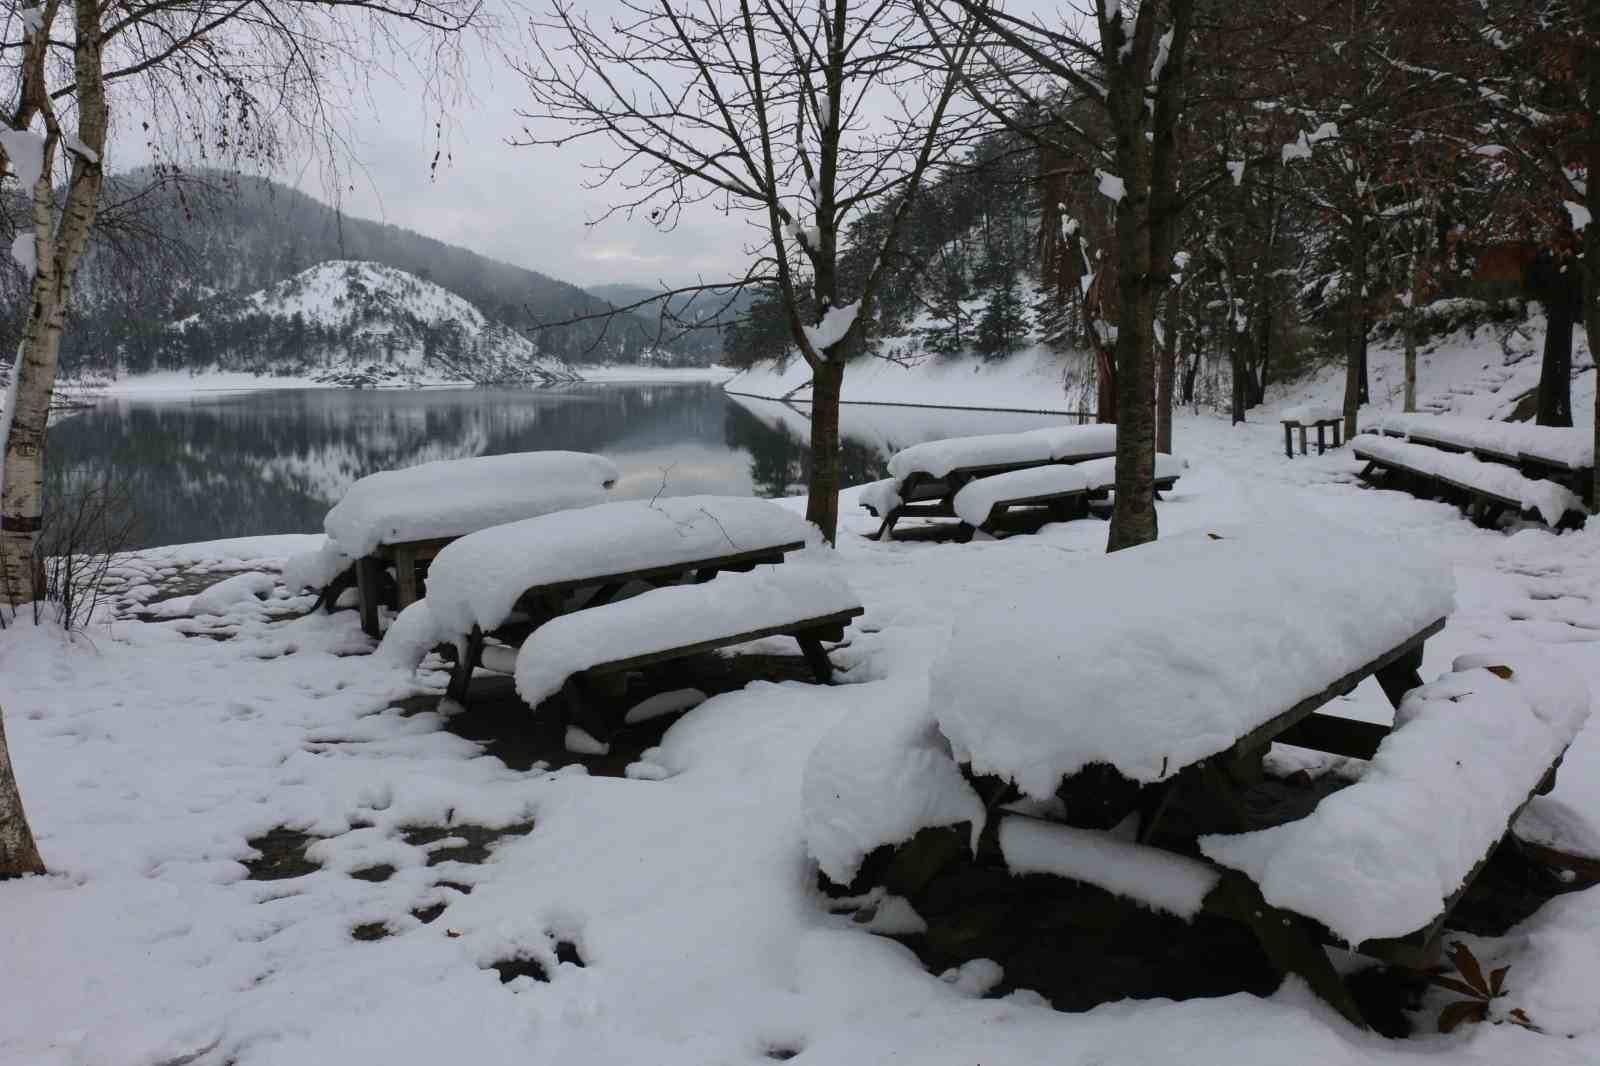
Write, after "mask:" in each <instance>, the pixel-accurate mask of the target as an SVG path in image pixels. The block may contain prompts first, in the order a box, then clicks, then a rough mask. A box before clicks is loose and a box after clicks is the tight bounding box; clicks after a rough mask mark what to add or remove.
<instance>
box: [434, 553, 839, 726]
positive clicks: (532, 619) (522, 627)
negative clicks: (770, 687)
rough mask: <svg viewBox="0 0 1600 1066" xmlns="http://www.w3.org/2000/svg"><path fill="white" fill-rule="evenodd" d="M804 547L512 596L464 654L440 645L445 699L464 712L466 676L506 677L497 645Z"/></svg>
mask: <svg viewBox="0 0 1600 1066" xmlns="http://www.w3.org/2000/svg"><path fill="white" fill-rule="evenodd" d="M804 547H805V542H803V541H790V542H789V543H786V544H778V545H774V546H772V547H769V548H759V549H755V550H753V551H745V552H731V553H722V554H718V555H707V556H703V557H700V558H696V559H690V560H686V561H683V562H674V563H668V564H663V565H660V566H648V567H642V568H639V569H636V570H626V571H620V572H617V573H608V574H598V575H595V576H591V577H582V578H572V579H568V580H565V581H555V582H550V583H548V584H544V585H535V586H533V587H532V588H528V589H525V590H524V591H523V592H522V594H521V595H520V596H518V597H517V601H516V604H515V606H514V607H513V609H512V613H511V615H510V617H509V618H508V619H507V620H506V621H505V622H504V623H503V624H501V625H498V626H495V627H493V628H492V629H490V630H489V631H487V632H485V631H484V630H483V629H482V628H481V627H479V626H477V625H474V626H473V627H472V629H471V630H470V631H469V632H468V633H467V634H466V638H465V640H463V641H462V648H463V649H464V650H463V651H462V652H461V653H459V654H458V653H457V650H456V647H455V646H454V645H451V644H446V645H442V646H441V648H440V651H441V652H442V653H443V654H444V655H445V656H446V657H447V658H449V659H453V660H454V665H453V667H452V669H451V673H450V685H449V687H448V688H447V689H446V692H445V695H446V697H447V698H448V699H450V700H453V701H454V702H455V703H457V704H459V705H460V706H463V707H465V706H466V705H467V699H468V689H469V686H470V684H471V681H472V672H473V670H474V669H475V668H476V667H478V666H485V667H486V668H488V669H491V670H496V671H497V672H499V673H510V672H511V671H510V670H509V669H507V668H506V660H505V659H504V658H503V655H504V652H503V651H496V650H494V649H495V648H496V647H497V646H498V647H499V648H502V649H503V648H506V647H510V648H516V647H520V646H521V645H522V643H523V642H524V641H526V640H527V638H528V637H529V636H530V635H532V634H533V633H534V632H535V631H537V630H538V629H539V627H540V626H542V625H544V624H545V623H547V622H550V621H552V620H554V619H556V618H560V617H562V616H563V615H566V614H570V613H571V612H573V611H581V610H590V609H596V608H600V607H604V606H605V605H607V604H609V603H612V602H613V601H614V600H616V599H617V598H618V597H619V596H625V595H630V594H631V595H639V594H642V593H643V592H645V591H648V590H650V589H659V588H666V587H669V586H673V585H680V584H683V583H686V582H687V583H694V584H700V583H704V582H707V581H710V580H711V579H712V578H714V577H716V576H717V575H718V574H721V573H745V572H748V571H750V570H753V569H755V568H756V567H757V566H761V565H768V564H775V563H781V562H783V558H784V556H785V555H786V554H788V553H789V552H796V551H800V550H801V549H802V548H804ZM748 639H750V640H754V639H756V638H754V637H750V638H748ZM803 647H804V646H803V645H802V648H803ZM684 654H688V653H687V652H685V653H684ZM808 658H809V655H808Z"/></svg>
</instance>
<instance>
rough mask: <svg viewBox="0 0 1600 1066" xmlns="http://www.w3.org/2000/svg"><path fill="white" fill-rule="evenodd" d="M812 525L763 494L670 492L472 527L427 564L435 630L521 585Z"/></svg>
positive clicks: (505, 604)
mask: <svg viewBox="0 0 1600 1066" xmlns="http://www.w3.org/2000/svg"><path fill="white" fill-rule="evenodd" d="M817 539H818V538H817V536H816V527H814V526H812V525H811V524H810V523H809V522H807V521H806V520H805V519H804V518H802V517H800V516H799V515H797V514H794V513H793V512H791V511H787V510H785V509H783V508H782V507H779V506H778V505H777V504H775V503H771V502H769V501H767V500H758V499H754V498H751V497H743V496H678V497H672V498H667V499H659V500H655V501H653V502H652V501H649V500H621V501H617V502H614V503H602V504H598V505H596V506H594V507H585V508H583V509H582V510H576V511H557V512H555V513H553V514H546V515H540V516H539V517H537V518H528V519H524V520H523V521H520V522H510V523H507V524H505V525H500V526H495V527H493V528H491V529H484V530H479V531H478V532H476V533H472V534H469V535H467V536H465V537H462V538H461V539H460V540H457V541H455V542H454V543H452V544H449V545H447V546H446V547H445V548H444V549H443V550H441V551H440V552H439V554H438V556H437V557H436V558H435V559H434V560H433V566H432V568H431V569H430V570H429V571H428V597H427V599H428V604H429V615H430V617H431V619H432V623H433V625H434V626H435V627H436V629H437V631H438V634H439V639H440V640H444V641H449V640H455V639H458V638H460V637H461V636H463V635H465V634H466V633H468V632H470V631H471V629H472V627H473V626H478V627H479V628H480V629H482V630H483V631H484V632H488V631H490V630H492V629H495V628H497V627H499V626H500V625H502V624H503V623H504V622H505V621H506V620H507V619H508V618H509V617H510V616H511V612H512V609H513V607H515V605H516V602H517V599H518V598H519V597H520V596H521V595H522V594H523V593H524V592H526V591H527V590H528V589H531V588H535V587H538V586H541V585H552V584H556V583H558V582H565V581H582V580H585V579H588V578H596V577H605V576H607V575H609V574H625V573H629V572H632V571H636V570H646V569H649V568H651V567H666V566H675V565H678V564H681V563H686V562H694V561H696V560H700V559H713V558H717V557H720V556H729V555H737V554H740V553H743V552H757V551H763V550H772V549H776V548H779V547H782V546H784V545H790V544H803V543H806V542H808V541H815V540H817Z"/></svg>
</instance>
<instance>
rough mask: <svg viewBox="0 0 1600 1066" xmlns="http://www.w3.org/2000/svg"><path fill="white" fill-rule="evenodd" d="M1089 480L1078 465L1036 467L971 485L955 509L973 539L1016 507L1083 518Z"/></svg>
mask: <svg viewBox="0 0 1600 1066" xmlns="http://www.w3.org/2000/svg"><path fill="white" fill-rule="evenodd" d="M1089 488H1090V486H1089V479H1088V478H1086V477H1085V476H1084V475H1083V473H1082V472H1081V471H1080V470H1079V469H1078V468H1077V467H1075V466H1059V465H1050V466H1036V467H1032V468H1030V469H1027V470H1013V471H1012V472H1010V473H1008V474H996V475H995V476H994V477H986V478H980V479H978V480H977V481H972V482H968V483H967V485H966V486H965V487H963V488H962V489H961V491H959V492H957V493H956V494H955V499H954V500H953V501H952V506H953V508H954V510H955V513H956V517H958V518H960V519H961V523H962V526H963V531H964V532H965V533H966V534H967V535H968V536H969V537H970V536H971V533H972V531H974V530H979V529H982V530H985V531H990V530H991V529H992V525H991V523H993V522H996V521H998V520H999V518H1000V516H1001V515H1003V514H1005V512H1006V511H1007V510H1009V509H1010V508H1012V507H1039V506H1044V507H1050V508H1052V512H1053V516H1054V517H1055V518H1056V519H1057V520H1058V521H1061V520H1066V519H1070V518H1076V517H1082V516H1083V514H1085V513H1086V511H1087V504H1088V499H1089Z"/></svg>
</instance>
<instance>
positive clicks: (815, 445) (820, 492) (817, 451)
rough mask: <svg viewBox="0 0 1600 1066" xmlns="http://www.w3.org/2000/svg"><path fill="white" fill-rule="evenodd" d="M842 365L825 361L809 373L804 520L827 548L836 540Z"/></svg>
mask: <svg viewBox="0 0 1600 1066" xmlns="http://www.w3.org/2000/svg"><path fill="white" fill-rule="evenodd" d="M843 388H844V364H843V363H840V362H837V361H835V360H834V359H824V360H823V361H822V362H821V363H819V364H818V365H816V366H814V367H813V368H812V370H811V476H810V478H809V479H808V481H807V491H808V492H809V493H810V495H809V496H808V497H807V499H806V520H807V521H809V522H812V523H814V524H815V525H816V526H817V528H818V529H820V530H822V535H823V537H824V538H826V540H827V541H828V543H829V544H833V543H834V542H835V541H837V540H838V537H839V396H840V393H841V392H842V391H843Z"/></svg>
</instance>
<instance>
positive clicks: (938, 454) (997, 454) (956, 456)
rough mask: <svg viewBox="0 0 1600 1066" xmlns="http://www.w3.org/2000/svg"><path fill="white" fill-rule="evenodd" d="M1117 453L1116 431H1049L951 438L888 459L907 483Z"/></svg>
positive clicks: (1110, 428)
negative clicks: (975, 469)
mask: <svg viewBox="0 0 1600 1066" xmlns="http://www.w3.org/2000/svg"><path fill="white" fill-rule="evenodd" d="M1116 448H1117V427H1116V426H1111V425H1087V426H1050V427H1047V428H1044V429H1030V430H1025V431H1024V432H1022V433H995V434H989V435H987V436H980V437H952V438H950V439H949V440H931V441H928V442H927V443H925V444H913V445H912V446H911V447H909V448H906V449H905V450H903V451H900V452H898V453H896V454H895V455H894V457H893V458H891V459H890V460H889V473H890V474H891V475H893V476H894V477H896V478H899V479H900V480H902V481H903V480H905V478H906V477H907V476H908V475H910V474H914V473H921V474H928V475H930V476H932V477H944V476H945V475H946V474H948V473H950V471H952V470H957V469H960V468H963V467H972V466H1001V465H1004V464H1007V463H1049V462H1056V461H1059V460H1069V461H1070V460H1072V459H1076V458H1080V457H1084V456H1096V455H1107V454H1109V453H1111V452H1114V451H1116Z"/></svg>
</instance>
